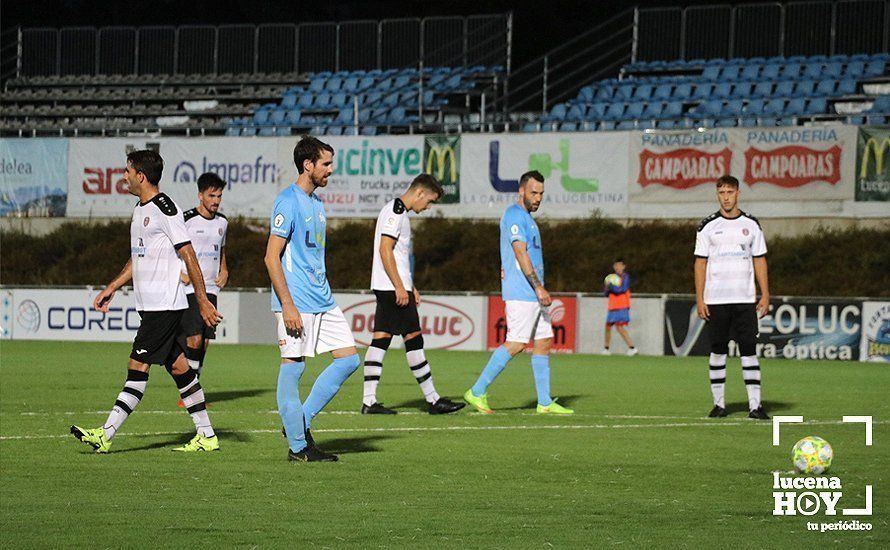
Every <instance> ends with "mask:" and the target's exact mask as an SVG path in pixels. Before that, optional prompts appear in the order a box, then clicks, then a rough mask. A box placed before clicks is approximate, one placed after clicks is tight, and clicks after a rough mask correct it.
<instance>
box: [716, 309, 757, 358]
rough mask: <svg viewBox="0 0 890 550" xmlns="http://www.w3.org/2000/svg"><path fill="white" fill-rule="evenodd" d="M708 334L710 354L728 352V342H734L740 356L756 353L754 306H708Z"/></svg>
mask: <svg viewBox="0 0 890 550" xmlns="http://www.w3.org/2000/svg"><path fill="white" fill-rule="evenodd" d="M708 311H709V313H710V320H709V321H708V334H709V335H710V337H711V353H718V354H721V355H722V354H726V353H728V352H729V341H730V340H735V342H736V344H738V346H739V353H740V354H741V355H742V356H750V355H754V354H755V353H756V352H757V327H758V323H757V310H756V309H755V305H754V304H716V305H709V306H708Z"/></svg>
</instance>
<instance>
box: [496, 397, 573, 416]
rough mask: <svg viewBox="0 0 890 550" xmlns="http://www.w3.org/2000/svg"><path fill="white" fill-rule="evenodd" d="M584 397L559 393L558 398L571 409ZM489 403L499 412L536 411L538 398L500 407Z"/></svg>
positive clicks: (564, 405)
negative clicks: (512, 405)
mask: <svg viewBox="0 0 890 550" xmlns="http://www.w3.org/2000/svg"><path fill="white" fill-rule="evenodd" d="M582 397H584V396H583V395H557V396H556V400H557V401H558V402H559V404H560V405H562V406H563V407H568V408H570V409H571V408H572V403H574V402H575V401H577V400H578V399H581V398H582ZM489 405H491V406H492V407H493V408H494V410H495V412H497V411H525V410H530V411H532V412H534V411H535V410H536V409H537V407H538V400H537V399H529V400H528V401H526V402H525V403H523V404H522V405H517V406H515V407H498V406H497V405H495V404H494V403H489Z"/></svg>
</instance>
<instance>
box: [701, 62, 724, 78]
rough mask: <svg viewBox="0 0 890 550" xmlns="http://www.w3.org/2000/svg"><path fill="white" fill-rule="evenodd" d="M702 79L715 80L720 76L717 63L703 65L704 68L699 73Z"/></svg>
mask: <svg viewBox="0 0 890 550" xmlns="http://www.w3.org/2000/svg"><path fill="white" fill-rule="evenodd" d="M701 78H702V80H717V79H718V78H720V67H719V66H717V65H710V66H708V67H705V70H704V71H702V73H701Z"/></svg>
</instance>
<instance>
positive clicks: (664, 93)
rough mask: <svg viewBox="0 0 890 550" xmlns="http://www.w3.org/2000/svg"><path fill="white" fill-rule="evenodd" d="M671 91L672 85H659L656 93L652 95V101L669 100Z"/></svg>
mask: <svg viewBox="0 0 890 550" xmlns="http://www.w3.org/2000/svg"><path fill="white" fill-rule="evenodd" d="M671 89H672V86H671V85H670V84H659V85H658V87H657V88H655V91H654V92H653V93H652V99H656V100H658V99H662V100H667V99H670V97H671Z"/></svg>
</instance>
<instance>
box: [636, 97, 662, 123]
mask: <svg viewBox="0 0 890 550" xmlns="http://www.w3.org/2000/svg"><path fill="white" fill-rule="evenodd" d="M663 111H664V103H662V102H660V101H656V102H654V103H649V104H648V105H646V109H645V110H644V111H643V114H642V116H641V118H645V119H653V118H660V117H661V113H662V112H663Z"/></svg>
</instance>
